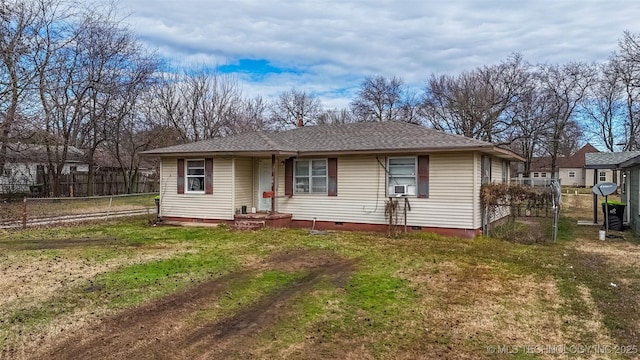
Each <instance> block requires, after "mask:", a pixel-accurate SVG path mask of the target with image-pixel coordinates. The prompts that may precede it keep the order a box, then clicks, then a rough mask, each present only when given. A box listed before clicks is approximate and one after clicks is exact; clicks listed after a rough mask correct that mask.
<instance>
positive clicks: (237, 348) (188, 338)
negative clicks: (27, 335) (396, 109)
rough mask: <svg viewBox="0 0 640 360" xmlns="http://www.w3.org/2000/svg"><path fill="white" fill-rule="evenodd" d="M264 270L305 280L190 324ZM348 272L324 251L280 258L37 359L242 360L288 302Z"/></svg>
mask: <svg viewBox="0 0 640 360" xmlns="http://www.w3.org/2000/svg"><path fill="white" fill-rule="evenodd" d="M267 269H268V270H283V271H306V272H307V275H305V276H304V277H303V278H301V279H299V280H297V281H295V282H294V283H292V284H290V285H289V286H287V287H284V288H279V289H277V290H275V291H273V292H272V293H269V294H267V295H265V296H263V297H262V298H260V299H258V300H257V301H256V302H255V303H254V304H253V305H251V306H250V307H247V308H244V309H241V310H240V311H239V312H237V313H236V314H234V315H233V316H231V317H228V318H225V319H221V320H220V321H218V322H215V323H204V324H195V325H194V323H193V318H192V315H194V314H195V313H196V312H197V311H200V310H202V309H206V308H208V307H210V306H212V305H213V304H215V302H216V301H217V300H218V299H219V298H220V297H221V296H224V294H225V293H226V289H228V288H229V285H230V284H233V283H235V282H244V281H248V280H250V279H251V278H252V277H255V276H257V275H258V274H259V273H260V271H262V270H267ZM353 269H354V262H353V261H351V260H345V259H342V258H339V257H338V256H337V255H335V254H333V253H329V252H312V251H293V252H287V253H279V254H276V255H275V256H273V257H271V258H270V259H268V260H266V261H264V262H261V263H259V264H256V266H255V267H253V268H250V269H246V270H244V271H240V272H235V273H231V274H228V275H225V276H222V277H220V278H217V279H213V280H210V281H208V282H205V283H202V284H200V285H199V286H197V287H195V288H192V289H189V290H187V291H184V292H181V293H177V294H173V295H170V296H168V297H165V298H163V299H159V300H157V301H155V302H152V303H150V304H147V305H144V306H140V307H137V308H133V309H129V310H126V311H123V312H121V313H119V314H117V315H115V316H113V317H110V318H107V319H105V320H104V321H102V322H101V323H100V324H98V325H96V326H93V327H92V328H86V329H80V330H79V331H77V332H76V333H74V334H70V335H68V336H67V337H66V338H64V339H61V340H60V341H59V342H57V343H55V344H51V345H49V346H46V347H45V348H44V351H42V352H41V353H40V354H38V355H37V356H36V358H48V359H106V358H108V359H145V358H146V359H168V358H171V359H197V358H202V359H210V358H245V357H246V356H247V355H248V353H247V352H248V351H250V347H249V346H248V344H249V342H250V339H251V338H252V337H253V336H256V335H257V334H259V333H260V332H261V331H263V330H264V329H266V328H268V327H269V326H270V325H272V324H274V323H275V322H276V321H278V319H279V318H280V316H281V314H282V313H283V309H286V306H287V303H288V302H289V301H291V300H292V299H294V298H295V297H296V296H300V295H303V294H304V293H305V292H308V291H310V290H311V289H312V288H313V287H314V285H316V284H317V283H319V282H320V281H323V280H330V281H332V282H333V283H334V284H335V285H336V286H343V285H344V283H345V282H346V281H347V280H348V278H349V276H350V274H351V272H352V271H353Z"/></svg>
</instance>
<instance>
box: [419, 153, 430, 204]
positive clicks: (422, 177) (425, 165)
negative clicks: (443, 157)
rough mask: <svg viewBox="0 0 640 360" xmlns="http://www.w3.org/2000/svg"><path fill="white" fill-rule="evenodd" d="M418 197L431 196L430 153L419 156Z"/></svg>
mask: <svg viewBox="0 0 640 360" xmlns="http://www.w3.org/2000/svg"><path fill="white" fill-rule="evenodd" d="M417 195H418V197H419V198H428V197H429V155H420V156H418V194H417Z"/></svg>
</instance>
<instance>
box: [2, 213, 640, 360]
mask: <svg viewBox="0 0 640 360" xmlns="http://www.w3.org/2000/svg"><path fill="white" fill-rule="evenodd" d="M570 223H571V224H572V222H570ZM597 230H598V229H597V228H575V227H574V226H572V225H571V226H568V229H565V233H564V234H563V235H564V236H563V237H562V239H561V240H560V241H559V242H558V243H556V244H550V243H546V244H533V245H525V244H516V243H510V242H505V241H500V240H494V239H488V238H478V239H475V240H468V239H455V238H444V237H437V236H431V235H427V234H414V235H409V236H406V237H403V238H400V239H389V238H386V237H384V234H367V233H348V232H334V233H328V234H326V235H310V234H309V233H308V232H306V231H301V230H262V231H257V232H236V231H231V230H228V229H226V228H223V227H220V228H192V227H185V228H178V227H153V226H149V225H148V222H147V221H146V220H135V221H126V222H119V223H111V224H108V225H87V226H78V227H68V228H56V229H50V230H27V231H22V232H15V231H11V232H4V233H0V271H1V272H0V348H1V352H0V358H11V359H15V358H17V359H27V358H55V359H68V358H118V359H130V358H172V359H174V358H178V359H192V358H232V359H234V358H235V359H245V358H263V359H272V358H294V359H326V358H347V359H371V358H393V359H417V358H424V359H433V358H450V359H460V358H469V359H478V358H512V357H517V358H559V357H565V356H566V355H567V354H575V356H576V358H603V357H604V358H634V357H637V356H638V355H637V352H638V350H637V346H638V338H639V331H640V325H639V324H640V274H639V273H638V269H639V267H640V245H639V243H638V242H637V241H636V240H634V239H627V240H609V239H608V240H607V241H604V242H603V241H598V240H597ZM588 346H591V347H590V348H587V347H588ZM594 346H598V347H597V348H595V347H594ZM625 353H626V354H625Z"/></svg>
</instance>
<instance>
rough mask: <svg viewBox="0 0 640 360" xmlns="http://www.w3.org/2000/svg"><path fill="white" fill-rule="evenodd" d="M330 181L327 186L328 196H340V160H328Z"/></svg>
mask: <svg viewBox="0 0 640 360" xmlns="http://www.w3.org/2000/svg"><path fill="white" fill-rule="evenodd" d="M327 166H328V168H329V169H328V173H329V181H328V186H327V195H329V196H338V159H337V158H328V159H327Z"/></svg>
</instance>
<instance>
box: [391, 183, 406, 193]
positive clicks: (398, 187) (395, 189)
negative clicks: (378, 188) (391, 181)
mask: <svg viewBox="0 0 640 360" xmlns="http://www.w3.org/2000/svg"><path fill="white" fill-rule="evenodd" d="M391 187H392V188H393V192H392V194H393V195H406V194H408V193H409V189H408V187H407V185H392V186H391Z"/></svg>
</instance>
